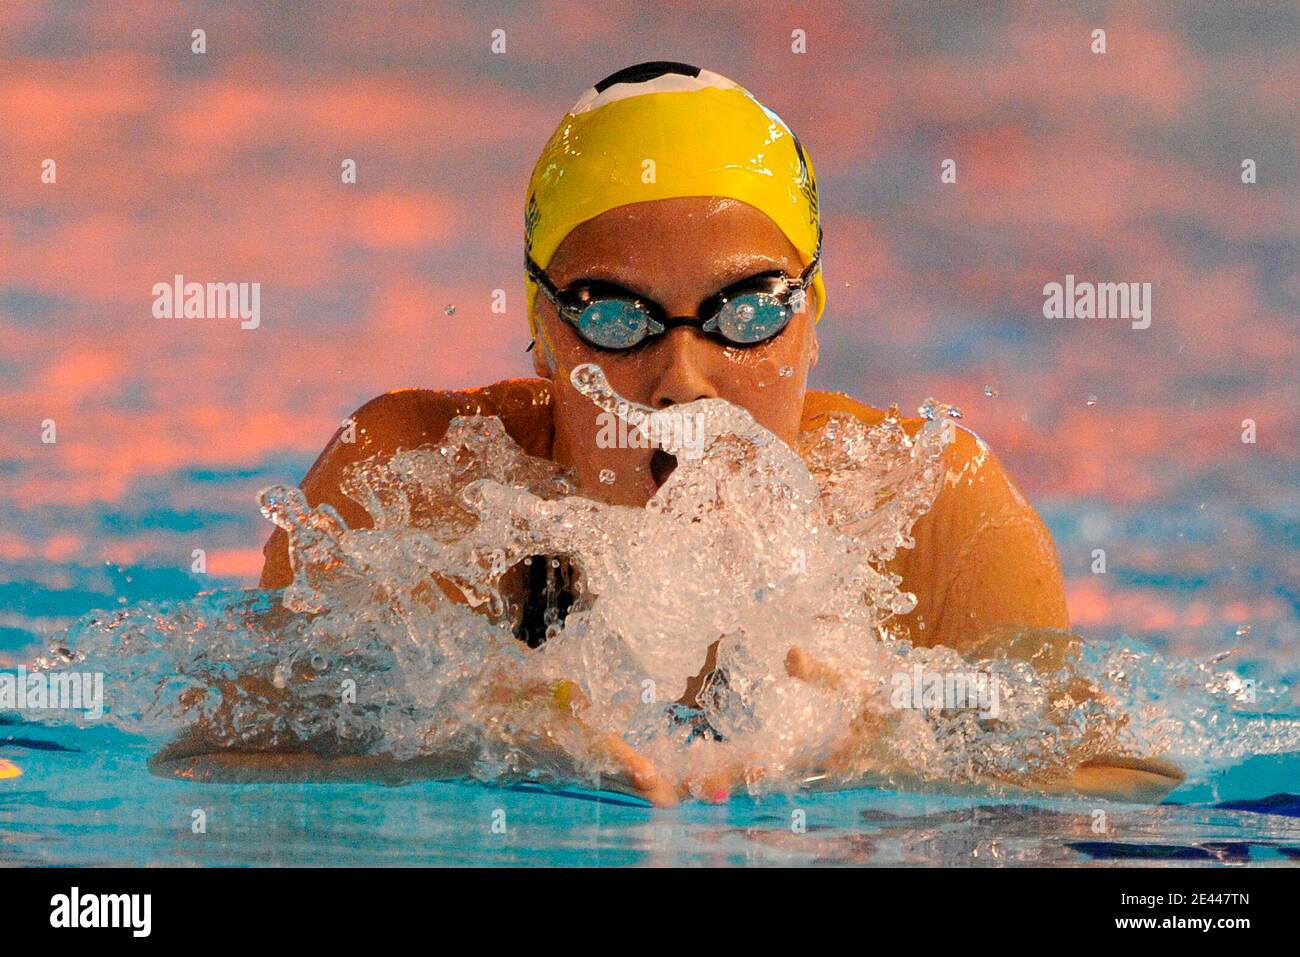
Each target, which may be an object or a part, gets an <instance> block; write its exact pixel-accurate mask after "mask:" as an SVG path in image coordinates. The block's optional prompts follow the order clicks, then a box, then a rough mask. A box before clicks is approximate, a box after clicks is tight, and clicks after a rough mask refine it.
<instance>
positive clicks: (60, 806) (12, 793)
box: [0, 724, 1300, 866]
mask: <svg viewBox="0 0 1300 957" xmlns="http://www.w3.org/2000/svg"><path fill="white" fill-rule="evenodd" d="M0 744H2V745H3V747H2V748H0V754H4V755H5V756H6V758H7V759H8V760H10V761H11V762H12V763H14V764H16V765H17V766H18V767H20V768H21V769H22V772H23V773H22V776H21V777H18V778H13V779H9V780H6V781H3V782H0V862H3V863H5V864H9V865H55V864H57V865H84V866H99V865H123V866H141V865H156V864H169V865H291V864H297V865H308V866H339V865H386V864H408V865H417V864H424V865H448V864H473V865H501V864H509V865H518V866H567V865H592V866H629V865H656V866H729V865H747V866H763V865H824V864H831V865H853V864H873V865H892V864H946V865H971V866H988V865H992V866H997V865H1002V866H1011V865H1033V864H1051V865H1055V866H1107V865H1116V864H1128V865H1132V864H1143V865H1154V866H1161V865H1169V864H1178V865H1196V866H1206V865H1215V864H1233V865H1261V866H1268V865H1278V864H1287V863H1294V862H1296V861H1297V860H1300V797H1292V798H1291V799H1290V800H1289V801H1287V800H1277V801H1274V802H1272V803H1259V802H1253V803H1252V801H1251V799H1254V798H1258V797H1261V796H1263V794H1264V792H1267V791H1268V789H1269V788H1270V787H1271V786H1275V783H1276V782H1277V781H1279V780H1287V779H1289V780H1292V781H1294V780H1297V778H1298V777H1300V756H1297V755H1287V756H1278V757H1271V758H1258V759H1254V760H1251V761H1247V762H1245V763H1243V764H1242V765H1240V766H1238V767H1236V768H1234V769H1232V770H1231V771H1229V772H1227V773H1225V774H1222V775H1219V776H1218V777H1216V778H1215V779H1214V780H1213V781H1211V782H1207V783H1203V784H1199V785H1191V786H1185V787H1184V788H1182V789H1180V791H1178V792H1176V793H1175V794H1173V795H1172V796H1171V797H1170V799H1169V801H1168V802H1166V803H1165V804H1164V805H1161V806H1155V807H1144V806H1136V805H1124V804H1111V803H1107V802H1097V801H1062V800H1050V801H1049V800H1035V801H1024V800H1020V799H1017V800H1014V801H1009V800H994V799H990V798H982V799H979V798H957V797H950V796H940V795H918V794H902V793H896V792H890V791H880V790H857V791H844V792H838V793H822V794H811V793H810V794H806V795H799V796H797V797H795V798H793V799H786V798H784V797H768V798H763V799H751V798H748V797H739V798H735V799H733V800H732V801H730V802H729V803H727V804H725V805H706V804H687V805H683V806H681V807H677V808H671V809H654V808H651V807H649V806H647V805H645V804H644V803H642V802H640V801H638V800H637V799H635V798H629V797H626V796H624V795H620V794H610V793H603V792H602V793H596V792H591V791H577V790H575V791H563V792H560V793H551V792H545V791H541V790H540V789H536V788H533V787H531V786H519V787H512V788H504V787H487V786H480V785H475V784H460V783H450V782H431V781H420V782H412V783H409V784H404V785H398V786H379V785H373V784H294V785H270V784H258V785H240V786H227V785H218V784H198V783H194V782H192V781H187V780H178V779H172V778H162V777H156V776H153V775H151V774H150V773H149V771H148V769H147V767H146V761H147V759H148V757H149V755H150V753H151V752H152V747H151V746H150V745H149V744H148V743H147V742H144V741H141V740H135V739H131V738H129V737H127V736H125V735H123V734H121V733H120V732H116V731H113V730H112V729H107V728H103V729H91V730H78V729H70V728H47V727H36V726H32V725H25V724H8V725H4V726H0ZM1269 793H1271V792H1269ZM1243 799H1245V802H1246V804H1247V806H1248V808H1249V809H1243V808H1225V807H1215V805H1216V804H1219V805H1222V804H1224V803H1228V804H1231V803H1233V802H1234V801H1241V800H1243ZM1173 802H1177V803H1173ZM196 811H202V812H203V814H204V818H205V824H206V832H205V833H195V830H196V828H195V821H196V817H195V812H196ZM1099 811H1100V812H1103V813H1104V821H1103V823H1104V830H1102V831H1101V832H1098V831H1097V830H1095V829H1094V827H1095V825H1096V824H1097V822H1098V821H1099V820H1101V819H1099V817H1098V812H1099ZM503 825H504V826H503Z"/></svg>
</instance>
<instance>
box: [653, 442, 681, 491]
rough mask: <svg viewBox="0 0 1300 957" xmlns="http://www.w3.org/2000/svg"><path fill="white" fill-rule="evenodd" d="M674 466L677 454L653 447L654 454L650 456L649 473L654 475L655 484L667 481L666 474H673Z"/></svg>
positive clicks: (675, 465) (675, 466)
mask: <svg viewBox="0 0 1300 957" xmlns="http://www.w3.org/2000/svg"><path fill="white" fill-rule="evenodd" d="M675 468H677V456H675V455H673V454H671V453H669V452H665V451H664V450H663V449H655V454H654V455H652V456H650V474H651V476H653V477H654V480H655V485H657V486H658V485H663V484H664V482H667V481H668V476H670V475H672V474H673V469H675Z"/></svg>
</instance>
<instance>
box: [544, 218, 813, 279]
mask: <svg viewBox="0 0 1300 957" xmlns="http://www.w3.org/2000/svg"><path fill="white" fill-rule="evenodd" d="M802 268H803V264H802V261H801V260H800V258H799V253H798V251H797V250H796V249H795V248H794V246H793V244H792V243H791V242H790V240H789V239H788V238H787V237H786V235H785V233H783V232H781V229H780V227H778V226H777V225H776V223H775V222H773V221H772V219H771V218H770V217H769V216H768V215H767V214H766V213H764V212H762V211H761V210H759V209H756V208H755V207H753V206H750V205H749V204H747V203H742V202H740V201H739V200H734V199H724V198H721V197H716V196H686V197H678V198H674V199H657V200H651V201H649V202H644V203H630V204H628V205H626V206H619V207H617V208H615V209H611V210H608V211H606V212H604V213H601V214H600V215H599V216H596V217H594V218H593V219H589V220H587V221H586V222H583V223H579V224H578V225H577V226H575V227H574V228H573V230H572V231H571V232H570V233H569V234H568V235H567V236H566V237H565V238H564V241H563V242H561V243H560V245H559V247H558V248H557V249H556V251H555V255H554V256H553V257H552V258H551V263H550V265H549V267H548V268H547V272H548V273H549V274H550V276H551V279H552V281H554V282H555V283H556V284H557V285H560V286H564V285H565V284H567V283H570V282H573V281H574V280H576V279H580V278H586V279H607V280H610V281H612V282H618V283H620V284H622V285H624V286H627V287H628V288H633V289H637V290H638V291H644V292H646V294H648V295H649V294H651V293H652V292H653V291H654V287H656V286H659V285H662V284H663V283H664V282H671V284H673V285H682V286H686V287H697V286H698V287H703V288H712V289H716V288H719V287H720V286H724V285H727V284H728V283H729V282H732V281H735V280H737V279H743V278H745V277H746V276H750V275H753V274H754V273H757V272H764V271H767V270H771V269H780V270H783V271H784V272H786V273H789V274H791V275H795V274H797V273H799V272H800V271H801V270H802Z"/></svg>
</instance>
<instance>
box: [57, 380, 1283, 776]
mask: <svg viewBox="0 0 1300 957" xmlns="http://www.w3.org/2000/svg"><path fill="white" fill-rule="evenodd" d="M571 378H572V381H573V383H574V385H575V387H576V388H577V389H578V390H579V391H580V392H582V393H583V394H584V395H585V396H587V397H588V398H589V399H590V400H591V401H592V402H593V403H595V404H596V405H597V406H599V407H600V408H602V409H604V410H606V411H607V412H611V413H613V414H615V415H617V416H619V417H621V418H623V419H624V420H626V422H627V423H628V425H629V426H630V427H633V428H637V429H643V430H646V431H647V432H648V433H651V434H654V435H655V436H657V437H658V441H659V443H660V444H661V445H663V447H664V448H665V450H666V451H668V452H673V453H677V452H685V451H687V450H686V449H685V447H684V446H683V445H682V444H680V439H678V438H674V436H680V435H681V434H682V430H675V429H673V428H671V427H670V426H671V423H670V422H669V421H668V418H667V417H670V416H698V417H699V418H698V419H697V420H696V421H699V422H702V423H703V428H702V433H696V434H693V437H692V440H693V441H698V440H699V438H700V437H701V434H702V437H703V447H702V454H693V455H685V454H683V455H680V456H679V464H678V467H677V468H676V469H675V470H674V471H673V472H672V474H671V475H670V476H669V478H668V479H667V481H666V482H665V483H664V484H663V486H662V487H661V488H660V489H659V490H658V492H657V493H656V494H655V495H654V496H653V498H652V499H651V500H650V502H649V503H648V505H647V506H646V507H645V508H629V507H624V506H614V505H606V504H603V503H601V502H597V501H593V500H590V499H588V498H585V497H582V496H581V495H579V494H578V490H577V488H576V487H575V485H574V483H573V481H572V479H571V477H570V476H568V475H567V474H565V472H564V471H563V470H561V469H560V468H559V467H558V466H556V465H555V464H554V463H552V462H549V461H546V460H541V459H536V458H532V457H530V456H528V455H527V454H525V453H524V452H523V450H522V449H520V448H519V446H518V445H516V444H515V443H514V442H513V440H511V438H510V437H509V435H508V434H507V433H506V431H505V428H504V426H503V425H502V423H501V421H500V420H499V419H496V418H484V417H462V418H457V419H455V420H453V422H452V423H451V425H450V427H449V429H448V431H447V433H446V435H445V436H444V437H443V439H442V441H441V442H440V443H438V444H437V445H433V446H428V447H424V448H420V449H415V450H406V451H401V452H399V453H397V454H396V455H394V456H392V457H391V458H387V459H384V460H380V459H371V460H369V461H366V462H363V463H360V464H359V465H356V466H354V467H353V468H352V469H351V471H350V473H349V474H348V476H347V478H346V480H345V482H344V484H343V488H344V491H345V492H346V494H347V495H348V496H349V497H350V498H352V499H353V500H355V501H356V502H358V503H359V504H360V505H362V506H363V507H364V508H365V510H366V511H367V512H368V513H369V515H370V518H371V522H372V526H373V527H371V528H364V529H363V528H357V529H352V528H348V526H347V524H346V523H345V522H344V521H343V519H342V518H341V517H340V515H339V514H338V513H337V512H336V511H335V510H334V509H332V508H330V507H329V506H326V505H323V506H318V507H315V508H312V507H310V506H309V505H308V504H307V502H306V500H305V498H304V496H303V494H302V492H301V491H300V490H298V489H297V488H292V487H286V486H277V487H274V488H270V489H267V490H266V491H265V492H263V493H262V495H261V504H262V511H263V513H264V514H265V515H266V517H267V518H268V519H270V520H271V521H272V522H274V523H275V524H276V525H278V526H279V527H280V528H282V529H284V530H285V531H286V532H287V534H288V537H289V543H290V558H291V564H292V567H293V583H292V584H291V585H290V586H288V587H287V588H285V589H284V590H283V591H264V592H247V593H233V594H231V593H228V594H213V595H207V596H201V597H200V598H199V599H197V600H195V601H192V602H188V603H180V604H162V605H151V604H145V605H140V606H137V607H134V608H130V609H123V610H120V611H117V612H115V613H112V614H109V613H103V614H99V615H92V616H88V617H87V618H85V619H83V620H82V621H81V622H79V623H78V624H77V625H76V626H75V627H74V628H72V629H71V630H70V631H69V632H68V633H67V634H66V635H64V636H61V637H60V638H59V639H57V640H56V641H55V642H54V643H53V645H52V646H51V651H50V653H49V654H48V655H47V656H46V657H44V658H43V659H41V660H40V661H38V662H37V663H36V664H37V666H38V667H41V668H45V669H47V670H58V669H62V668H73V667H75V668H78V669H94V670H100V671H103V672H105V673H106V688H107V689H108V695H107V697H108V701H107V706H108V712H109V720H110V721H111V722H112V723H114V724H116V725H118V726H120V727H123V728H126V729H128V730H131V731H135V732H139V733H144V734H147V735H151V736H156V737H158V738H159V739H166V738H171V737H174V736H176V735H177V734H178V733H182V732H185V733H189V734H191V735H192V736H195V737H196V739H198V740H200V742H201V744H202V746H203V747H206V748H236V749H243V750H265V749H289V750H311V751H313V752H315V753H318V754H325V755H337V754H363V755H382V756H391V757H394V758H397V759H401V760H407V759H429V758H436V759H439V760H445V763H446V764H447V766H449V767H451V766H456V767H460V768H462V769H463V773H466V774H469V775H472V776H475V777H478V778H481V779H484V780H502V779H507V778H512V779H513V778H519V777H532V778H539V779H548V780H555V779H566V780H572V779H576V780H580V781H591V780H593V779H598V777H599V776H600V775H604V774H610V773H615V772H617V770H618V768H617V766H616V764H614V763H612V762H611V760H610V757H609V753H608V750H607V749H605V748H602V747H601V746H599V742H600V741H601V740H602V739H603V737H604V736H605V735H611V734H616V735H619V736H621V737H622V738H623V739H624V740H626V741H628V742H630V743H631V744H632V745H633V746H634V747H636V748H637V749H638V750H640V751H641V752H642V753H644V754H645V755H646V756H647V757H649V758H650V759H651V760H653V761H654V762H655V763H656V765H657V766H658V767H659V768H660V769H661V770H663V771H664V772H665V773H667V774H669V775H673V776H675V777H676V778H677V779H681V778H683V777H686V776H688V775H694V776H695V777H697V778H698V777H702V776H705V775H707V774H708V773H709V772H710V771H711V770H718V771H720V770H723V769H727V768H733V767H737V766H740V767H744V768H745V769H746V771H747V775H746V779H747V780H748V781H749V783H750V786H751V788H752V789H755V790H761V789H768V788H773V789H790V788H793V787H795V786H797V785H799V783H800V782H803V781H805V780H808V779H811V778H821V779H824V781H823V783H829V784H849V783H852V782H854V781H858V780H861V779H862V778H863V777H864V776H876V777H884V778H886V779H907V780H921V781H926V780H944V781H958V782H974V781H987V780H990V779H994V780H1001V781H1011V782H1018V783H1031V784H1032V783H1033V782H1035V781H1042V780H1046V779H1047V778H1050V777H1052V776H1053V775H1059V774H1061V773H1062V772H1063V771H1064V770H1066V769H1068V768H1070V767H1072V766H1074V765H1076V764H1077V763H1079V762H1080V761H1082V760H1084V759H1086V758H1089V757H1092V756H1094V755H1097V754H1100V753H1103V752H1118V753H1125V754H1133V755H1149V754H1167V755H1169V756H1171V757H1172V758H1173V759H1174V760H1177V761H1180V762H1181V763H1183V764H1184V766H1186V767H1188V768H1189V769H1191V770H1193V771H1195V770H1197V769H1198V768H1205V767H1209V766H1210V765H1211V764H1212V763H1213V762H1214V761H1224V760H1232V759H1235V758H1240V757H1242V756H1245V755H1248V754H1257V753H1270V752H1280V751H1294V750H1300V722H1297V721H1296V720H1295V719H1293V718H1282V717H1270V716H1268V715H1263V714H1258V713H1251V712H1247V711H1245V710H1244V706H1243V705H1242V703H1241V702H1240V700H1239V699H1241V698H1243V697H1245V694H1244V689H1243V688H1242V687H1241V680H1240V679H1238V678H1235V676H1233V675H1231V674H1230V673H1227V672H1221V671H1218V670H1217V667H1218V665H1219V662H1218V661H1217V660H1216V661H1210V662H1199V663H1197V662H1170V661H1165V660H1162V659H1161V658H1159V657H1157V656H1155V655H1152V654H1150V653H1147V652H1143V651H1140V650H1137V649H1134V648H1131V647H1126V646H1112V645H1105V644H1090V645H1087V646H1081V647H1080V648H1079V649H1078V656H1079V657H1078V661H1077V663H1075V664H1074V665H1073V666H1066V665H1065V664H1063V663H1060V662H1058V663H1057V665H1054V666H1053V667H1052V668H1043V669H1039V668H1035V667H1034V666H1033V665H1031V664H1030V663H1029V662H1028V661H1025V660H1021V659H1020V658H1012V657H1006V656H1003V655H994V656H990V657H988V658H982V659H980V660H978V661H974V662H971V661H966V660H964V659H963V658H962V657H961V656H960V655H958V654H957V653H956V652H955V651H952V650H951V649H947V648H942V647H937V648H923V647H914V646H913V644H912V643H911V642H910V641H908V640H907V639H906V637H904V632H903V631H901V630H899V629H897V628H896V625H897V619H898V616H900V615H903V614H906V613H907V612H908V611H910V610H911V609H912V608H913V607H914V606H915V597H914V596H913V595H910V594H908V593H906V592H904V591H903V590H902V589H901V587H900V586H901V582H900V580H899V578H898V577H897V576H896V575H893V574H891V573H890V572H889V571H888V570H887V563H888V562H889V560H890V559H891V558H893V557H894V555H895V554H896V553H897V551H898V550H899V549H901V548H909V547H912V545H913V544H914V542H913V540H912V538H911V529H912V526H913V525H914V523H915V522H916V520H917V519H918V518H919V517H920V516H921V515H923V514H924V513H925V511H926V510H928V509H929V507H930V506H931V504H932V503H933V501H934V499H935V497H936V496H937V495H938V494H940V490H941V488H942V487H943V484H944V481H945V475H946V468H945V463H944V450H945V448H946V447H947V445H948V444H949V442H950V441H951V437H952V422H953V420H954V419H955V418H957V417H958V416H959V415H960V413H959V412H957V411H956V410H955V409H952V408H950V407H947V406H943V405H939V404H937V403H934V402H927V403H926V404H925V405H924V406H923V407H922V409H921V414H922V422H921V424H920V427H919V429H916V430H915V431H911V432H910V431H909V430H908V428H906V427H905V426H904V424H903V422H902V420H901V419H900V417H899V415H898V412H897V410H891V411H890V413H889V414H888V415H887V416H886V417H885V419H884V420H883V421H882V422H880V423H879V424H877V425H875V426H870V427H869V426H867V425H865V424H864V423H863V422H861V421H860V420H859V419H857V418H856V417H854V416H851V415H847V414H844V415H834V416H831V417H830V418H829V420H828V421H827V422H826V424H825V425H824V426H822V427H821V428H819V429H818V430H816V431H814V432H811V433H808V434H805V435H803V436H801V437H800V438H799V441H798V443H797V447H796V448H791V447H790V446H787V445H786V444H784V443H782V442H781V441H780V440H778V439H777V438H776V437H775V436H773V435H772V434H771V433H769V432H767V431H766V430H765V429H763V428H762V427H761V426H759V425H758V424H757V423H756V422H755V421H754V419H753V418H752V416H750V415H749V413H748V412H746V411H745V410H743V409H741V408H738V407H736V406H733V405H730V404H729V403H726V402H724V401H721V400H716V399H714V400H700V401H697V402H693V403H689V404H686V405H683V406H676V407H674V408H673V409H671V410H661V411H655V410H652V409H649V408H647V407H644V406H640V405H637V404H636V403H633V402H629V401H628V400H626V399H624V398H623V397H621V396H619V395H618V394H617V393H616V392H615V391H614V390H613V389H612V388H611V387H610V386H609V384H608V382H607V381H606V379H605V376H604V374H603V372H602V371H601V370H600V369H599V368H598V367H596V366H593V365H585V366H580V367H578V368H577V369H575V370H574V371H573V373H572V377H571ZM675 443H676V444H675ZM692 451H696V452H698V451H699V449H692ZM537 563H542V564H540V565H539V564H537ZM538 572H541V574H540V575H539V574H537V573H538ZM526 582H533V583H534V587H533V591H532V593H533V594H534V597H535V598H536V596H538V595H540V600H541V603H542V610H541V622H542V626H543V627H544V636H545V639H546V640H545V642H544V643H542V644H541V646H540V647H538V648H530V647H528V646H527V645H526V644H525V643H524V642H522V641H520V640H519V638H518V637H516V635H517V633H518V631H519V626H520V622H521V620H522V618H523V617H524V616H525V615H526V614H527V613H528V608H527V606H528V601H529V599H528V597H527V596H528V595H529V594H530V592H529V591H528V589H527V588H525V587H524V584H525V583H526ZM538 583H540V584H538ZM1050 637H1051V638H1053V639H1054V640H1056V644H1057V645H1060V644H1061V643H1062V641H1063V636H1050ZM1025 640H1030V639H1029V638H1026V639H1025ZM796 647H797V649H798V651H797V653H796V654H797V656H798V657H799V660H801V661H811V662H817V663H820V665H821V666H822V667H821V668H820V669H819V668H815V667H814V668H796V667H792V665H791V660H792V659H791V654H792V649H793V648H796ZM711 653H712V654H713V655H714V656H715V661H714V665H713V667H712V668H711V669H706V668H705V662H706V660H708V659H709V656H710V654H711ZM918 669H919V672H918ZM973 670H977V671H979V672H980V673H982V674H985V675H987V676H990V677H991V678H992V679H993V680H995V681H996V687H997V689H998V693H999V702H998V704H999V709H998V713H997V714H996V715H995V716H991V715H988V714H981V713H979V712H977V711H975V710H971V709H963V708H944V707H936V706H927V707H922V708H915V707H899V706H898V704H897V701H896V700H895V699H894V697H893V696H894V694H896V692H897V688H898V679H899V676H906V675H912V674H915V673H925V674H946V675H952V674H962V673H970V672H972V671H973ZM697 685H698V688H697V687H696V686H697ZM1258 693H1259V694H1260V695H1261V696H1262V697H1263V698H1265V700H1266V699H1267V692H1266V691H1264V690H1263V689H1260V690H1259V692H1258ZM575 711H576V717H575ZM194 729H198V731H197V732H196V731H195V730H194ZM828 769H829V770H828Z"/></svg>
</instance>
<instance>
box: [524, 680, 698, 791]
mask: <svg viewBox="0 0 1300 957" xmlns="http://www.w3.org/2000/svg"><path fill="white" fill-rule="evenodd" d="M510 697H511V699H512V700H513V701H514V702H516V703H517V702H519V701H520V700H528V701H530V702H531V703H532V705H534V706H537V705H540V707H539V708H538V709H537V710H538V711H539V712H540V716H541V720H540V721H538V722H537V725H536V727H535V728H534V729H533V736H532V737H533V741H534V742H535V747H534V748H533V749H531V750H532V751H533V753H532V754H531V755H530V757H531V758H532V759H534V760H536V761H537V762H538V764H539V765H545V766H546V767H547V768H548V769H549V770H552V771H554V772H555V773H557V774H558V775H560V776H566V775H574V774H577V775H583V776H585V773H589V768H590V766H591V764H593V763H596V764H601V765H604V766H605V767H606V768H607V769H608V770H607V772H606V773H608V774H611V775H612V781H610V782H603V783H613V784H615V785H617V786H620V787H621V788H622V789H624V790H627V791H629V792H631V793H633V794H635V795H637V796H639V797H642V798H644V799H645V800H647V801H649V802H650V803H651V804H654V805H655V806H656V807H673V806H674V805H676V804H677V801H678V793H679V790H680V789H679V788H678V787H676V786H674V784H673V783H672V782H671V781H669V780H668V779H667V778H666V777H665V776H664V775H662V774H661V773H660V772H659V770H658V769H657V768H656V767H655V765H654V762H652V761H651V760H650V759H649V758H647V757H646V756H645V755H643V754H641V753H640V752H639V751H637V750H636V749H635V748H633V747H632V746H631V745H630V744H628V743H627V742H626V741H625V740H623V738H622V737H621V736H620V735H618V734H614V733H612V732H609V733H607V732H601V731H597V730H595V729H593V728H591V727H590V726H589V725H588V724H587V723H586V722H585V721H584V720H583V712H585V711H586V710H587V708H588V707H589V706H590V702H589V701H588V700H587V698H586V696H585V695H584V694H583V693H582V691H581V689H579V687H578V685H577V684H576V683H575V682H572V681H557V682H556V683H555V684H554V685H551V686H541V685H534V686H531V687H529V688H527V689H521V691H516V692H512V693H511V694H510Z"/></svg>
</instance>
